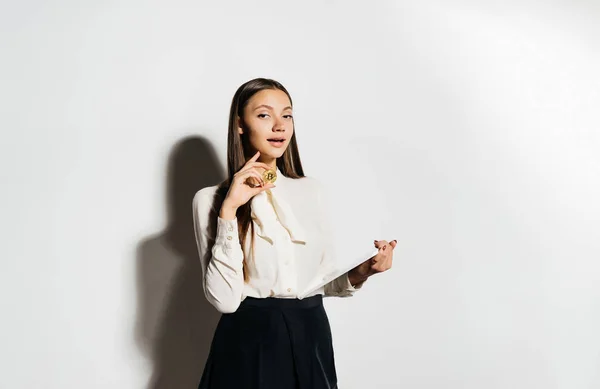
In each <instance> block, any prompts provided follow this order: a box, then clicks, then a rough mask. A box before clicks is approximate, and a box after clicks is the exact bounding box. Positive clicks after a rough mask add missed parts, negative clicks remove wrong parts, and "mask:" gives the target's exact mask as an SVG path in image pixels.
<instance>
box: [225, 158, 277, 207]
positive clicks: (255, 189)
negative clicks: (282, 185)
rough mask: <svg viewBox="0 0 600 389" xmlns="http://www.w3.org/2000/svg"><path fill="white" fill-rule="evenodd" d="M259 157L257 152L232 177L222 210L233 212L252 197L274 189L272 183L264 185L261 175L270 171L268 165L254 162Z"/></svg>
mask: <svg viewBox="0 0 600 389" xmlns="http://www.w3.org/2000/svg"><path fill="white" fill-rule="evenodd" d="M259 156H260V151H257V152H256V154H254V156H253V157H252V158H250V159H249V160H248V162H246V164H245V165H244V166H243V167H242V168H241V169H240V170H239V171H238V172H237V173H235V174H234V175H233V181H232V182H231V186H230V187H229V191H228V192H227V195H226V196H225V200H224V201H223V206H222V208H225V209H226V210H230V211H234V212H233V214H234V215H235V211H236V210H237V209H238V208H239V207H241V206H242V205H244V204H246V203H247V202H248V201H249V200H250V199H251V198H252V197H254V196H255V195H257V194H259V193H260V192H262V191H264V190H267V189H271V188H274V187H275V185H274V184H272V183H270V182H269V183H266V184H265V181H264V180H263V178H262V173H263V171H265V170H269V169H271V167H270V166H269V165H267V164H266V163H262V162H256V160H257V159H258V157H259Z"/></svg>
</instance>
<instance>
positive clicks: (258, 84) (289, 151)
mask: <svg viewBox="0 0 600 389" xmlns="http://www.w3.org/2000/svg"><path fill="white" fill-rule="evenodd" d="M264 89H279V90H281V91H283V92H285V94H286V95H287V96H288V98H289V99H290V106H293V104H292V97H291V96H290V94H289V92H288V91H287V89H286V88H285V87H284V86H283V85H282V84H281V83H279V82H277V81H275V80H272V79H269V78H255V79H253V80H250V81H247V82H245V83H244V84H242V85H241V86H240V87H239V88H238V89H237V91H236V92H235V94H234V95H233V99H232V101H231V109H230V110H229V127H228V133H227V179H226V180H225V181H223V182H221V183H220V184H219V186H218V189H217V193H216V199H215V205H217V207H216V210H217V211H218V210H219V209H220V207H221V204H222V203H223V200H225V196H226V195H227V192H228V191H229V187H230V185H231V182H232V180H233V175H234V174H235V173H237V172H238V171H239V170H240V169H241V168H242V167H243V166H244V165H245V164H246V162H247V161H248V159H250V158H251V157H252V155H249V154H250V141H249V135H248V131H244V133H243V134H239V133H238V131H237V126H236V124H237V121H236V120H237V117H238V116H239V118H240V123H244V108H245V107H246V105H247V104H248V101H249V100H250V98H251V97H252V96H253V95H254V94H255V93H257V92H260V91H261V90H264ZM276 164H277V167H278V168H279V170H280V171H281V173H282V174H283V175H284V176H286V177H289V178H302V177H304V170H303V169H302V163H301V161H300V154H299V153H298V143H297V141H296V127H295V125H294V131H293V134H292V138H291V139H290V143H289V145H288V147H287V148H286V150H285V151H284V153H283V155H282V156H281V157H280V158H277V161H276ZM250 202H251V200H250V201H248V202H247V203H246V204H244V205H242V206H241V207H239V208H238V209H237V212H236V217H237V222H238V231H239V238H240V242H241V244H242V248H243V247H245V242H246V235H247V233H248V229H249V228H250V229H251V232H252V233H251V234H250V235H251V237H252V238H251V239H252V241H251V247H252V250H254V224H253V223H252V214H251V207H250ZM253 253H254V251H253ZM252 257H254V255H253V256H252ZM246 259H247V258H246V253H245V252H244V262H243V269H244V281H248V271H247V269H248V265H247V262H246Z"/></svg>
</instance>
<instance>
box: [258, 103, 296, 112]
mask: <svg viewBox="0 0 600 389" xmlns="http://www.w3.org/2000/svg"><path fill="white" fill-rule="evenodd" d="M259 108H268V109H270V110H273V107H271V106H270V105H267V104H261V105H259V106H258V107H256V108H254V110H255V111H256V110H257V109H259ZM286 109H292V107H290V106H289V105H288V106H287V107H285V108H284V109H283V110H284V111H285V110H286Z"/></svg>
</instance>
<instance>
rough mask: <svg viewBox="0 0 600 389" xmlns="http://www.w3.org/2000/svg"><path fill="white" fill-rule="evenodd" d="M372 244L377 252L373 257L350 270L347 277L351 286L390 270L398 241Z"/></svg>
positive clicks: (381, 241) (377, 241)
mask: <svg viewBox="0 0 600 389" xmlns="http://www.w3.org/2000/svg"><path fill="white" fill-rule="evenodd" d="M373 243H374V244H375V247H376V248H378V249H379V251H378V253H377V254H375V256H373V257H371V258H369V259H367V260H366V261H364V262H363V263H361V264H360V265H358V266H357V267H355V268H354V269H352V270H350V272H349V274H348V276H349V278H350V282H351V283H352V285H356V284H358V283H360V282H363V281H365V280H366V279H367V278H369V277H370V276H372V275H373V274H377V273H382V272H384V271H386V270H389V269H391V268H392V259H393V256H394V248H395V247H396V245H397V244H398V241H397V240H396V239H394V240H392V241H391V242H388V241H387V240H375V241H373Z"/></svg>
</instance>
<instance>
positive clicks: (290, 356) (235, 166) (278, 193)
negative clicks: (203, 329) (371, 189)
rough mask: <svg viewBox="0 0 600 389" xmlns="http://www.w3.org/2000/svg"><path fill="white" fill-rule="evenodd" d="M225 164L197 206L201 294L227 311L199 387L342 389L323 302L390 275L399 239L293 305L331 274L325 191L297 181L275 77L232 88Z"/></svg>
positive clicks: (290, 129)
mask: <svg viewBox="0 0 600 389" xmlns="http://www.w3.org/2000/svg"><path fill="white" fill-rule="evenodd" d="M227 167H228V173H229V174H228V179H227V180H226V181H225V182H223V183H221V184H220V185H216V186H212V187H207V188H203V189H201V190H200V191H198V192H197V193H196V195H195V196H194V200H193V204H192V206H193V212H194V230H195V234H196V242H197V245H198V250H199V253H200V259H201V263H202V272H203V278H202V284H203V289H204V293H205V296H206V298H207V299H208V301H209V302H210V303H211V304H212V305H213V306H214V307H215V308H216V309H217V310H218V311H219V312H221V313H222V315H221V319H220V321H219V324H218V326H217V328H216V331H215V334H214V337H213V341H212V345H211V349H210V353H209V356H208V360H207V362H206V365H205V367H204V372H203V374H202V378H201V380H200V384H199V388H200V389H205V388H210V389H215V388H218V389H229V388H231V389H246V388H248V389H250V388H252V389H271V388H273V389H275V388H276V389H296V388H298V389H321V388H337V376H336V370H335V362H334V353H333V347H332V336H331V331H330V326H329V321H328V318H327V315H326V313H325V310H324V308H323V297H324V296H340V297H341V296H351V295H352V294H353V293H354V292H355V291H356V290H357V289H360V287H361V286H362V284H363V283H364V282H365V280H366V279H367V278H369V277H370V276H371V275H373V274H375V273H379V272H382V271H386V270H388V269H389V268H391V266H392V254H393V249H394V247H395V246H396V241H395V240H394V241H392V242H389V243H388V242H387V241H385V240H379V241H377V240H376V241H374V244H375V247H376V248H378V250H379V251H378V253H377V254H376V255H375V256H374V257H372V258H368V259H367V258H366V259H365V262H364V263H363V264H361V265H359V266H357V267H356V268H354V269H352V270H351V271H349V272H348V273H346V274H344V275H343V276H340V277H338V278H336V279H334V280H331V281H330V282H329V283H327V284H326V285H325V286H324V287H321V288H319V289H317V290H315V291H313V292H312V293H309V295H308V296H306V297H304V298H302V299H300V298H298V296H299V295H300V293H301V292H302V291H303V289H302V288H303V287H305V286H307V285H309V284H310V283H311V281H314V280H315V278H316V277H323V276H324V275H325V274H328V273H329V272H330V271H331V270H333V269H335V255H334V250H333V248H332V247H331V242H332V239H331V236H332V235H331V230H330V227H329V220H328V217H327V216H326V215H327V210H326V208H325V206H324V204H326V201H325V197H324V196H325V192H324V190H323V187H322V185H321V183H320V182H319V181H318V180H316V179H315V178H312V177H306V176H304V171H303V169H302V164H301V162H300V155H299V153H298V145H297V141H296V134H295V128H294V120H293V116H292V99H291V97H290V95H289V93H288V92H287V90H286V89H285V88H284V87H283V85H281V84H280V83H279V82H277V81H274V80H270V79H264V78H257V79H254V80H251V81H248V82H246V83H245V84H243V85H242V86H240V87H239V88H238V90H237V91H236V93H235V95H234V97H233V101H232V104H231V110H230V117H229V133H228V139H227ZM272 179H274V180H275V182H270V181H272ZM324 281H327V280H324Z"/></svg>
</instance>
